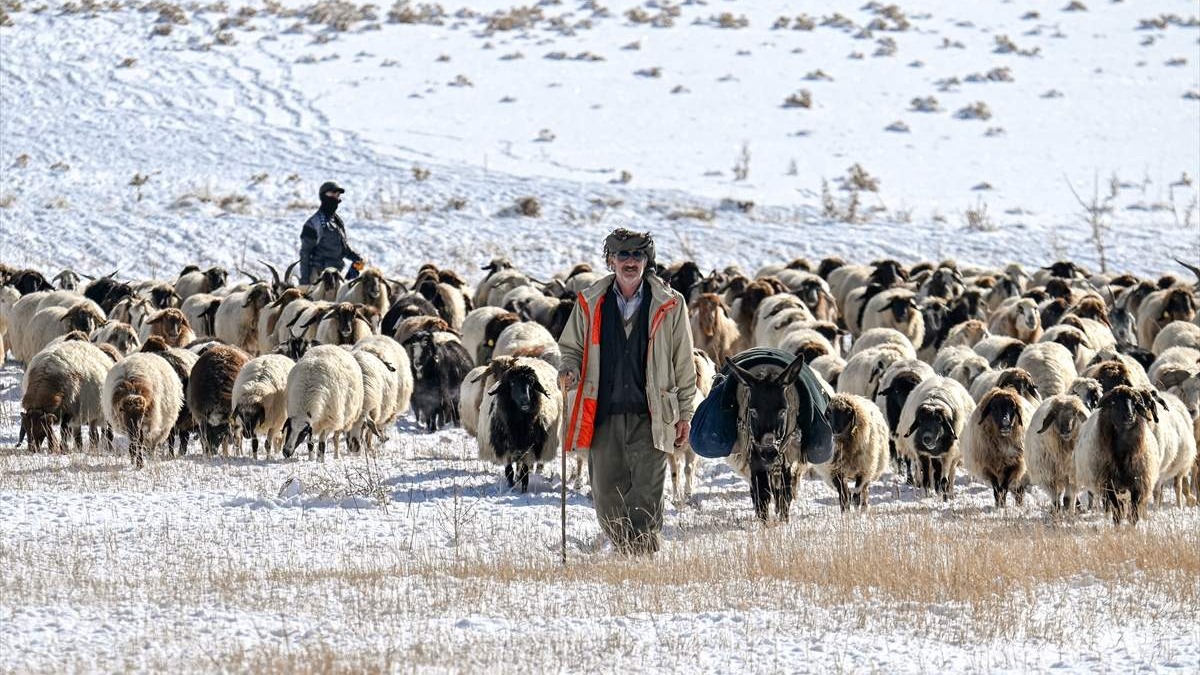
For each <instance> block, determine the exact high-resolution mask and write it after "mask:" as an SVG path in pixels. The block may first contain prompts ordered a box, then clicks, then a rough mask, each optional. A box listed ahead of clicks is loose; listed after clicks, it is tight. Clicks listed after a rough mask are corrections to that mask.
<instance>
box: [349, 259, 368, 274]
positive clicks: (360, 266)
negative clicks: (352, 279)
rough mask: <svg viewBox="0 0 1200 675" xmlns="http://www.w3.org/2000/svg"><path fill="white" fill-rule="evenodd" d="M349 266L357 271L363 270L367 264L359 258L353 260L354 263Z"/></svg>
mask: <svg viewBox="0 0 1200 675" xmlns="http://www.w3.org/2000/svg"><path fill="white" fill-rule="evenodd" d="M350 266H351V267H353V268H354V269H356V270H358V271H359V272H361V271H363V268H365V267H366V266H367V264H366V263H365V262H363V261H361V260H355V261H354V264H352V265H350Z"/></svg>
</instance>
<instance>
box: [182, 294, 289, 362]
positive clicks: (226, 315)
mask: <svg viewBox="0 0 1200 675" xmlns="http://www.w3.org/2000/svg"><path fill="white" fill-rule="evenodd" d="M272 300H273V298H272V297H271V287H270V285H268V284H265V283H257V284H254V285H253V286H251V287H250V288H249V289H248V290H245V291H236V292H233V293H230V294H229V295H227V296H225V298H224V299H223V300H222V301H221V304H220V305H219V306H218V307H217V314H216V317H215V318H214V319H213V330H214V337H216V338H217V339H219V340H221V341H222V342H225V343H226V344H230V345H233V346H235V347H238V348H239V349H241V350H242V351H244V352H246V353H247V354H251V355H253V354H257V353H258V315H259V313H261V312H262V310H263V308H264V307H266V306H267V305H269V304H271V301H272ZM185 314H186V312H185ZM189 321H190V319H189Z"/></svg>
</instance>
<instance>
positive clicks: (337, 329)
mask: <svg viewBox="0 0 1200 675" xmlns="http://www.w3.org/2000/svg"><path fill="white" fill-rule="evenodd" d="M318 318H319V322H318V325H317V338H316V339H317V342H319V343H321V344H323V345H353V344H356V343H357V342H358V341H359V340H362V339H364V338H367V337H370V336H371V335H372V334H373V333H374V332H375V331H374V325H373V322H372V321H371V317H370V316H368V315H367V313H366V311H365V310H364V309H363V307H362V306H361V305H354V304H351V303H349V302H339V303H337V304H335V305H334V306H332V307H330V308H329V309H327V310H325V312H324V313H323V314H320V315H318V317H314V319H318ZM314 319H309V320H308V321H313V320H314ZM306 323H308V322H307V321H306V322H303V323H301V324H299V325H300V327H301V328H307V326H306V325H305V324H306Z"/></svg>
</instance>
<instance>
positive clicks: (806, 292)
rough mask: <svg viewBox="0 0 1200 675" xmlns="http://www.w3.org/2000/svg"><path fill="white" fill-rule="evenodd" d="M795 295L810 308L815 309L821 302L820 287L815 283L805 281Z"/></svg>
mask: <svg viewBox="0 0 1200 675" xmlns="http://www.w3.org/2000/svg"><path fill="white" fill-rule="evenodd" d="M797 295H799V296H800V299H801V300H803V301H804V304H805V305H808V308H809V309H810V310H816V309H817V307H818V306H820V304H821V287H820V286H818V285H817V284H815V283H807V284H805V285H803V286H801V287H800V289H799V291H797Z"/></svg>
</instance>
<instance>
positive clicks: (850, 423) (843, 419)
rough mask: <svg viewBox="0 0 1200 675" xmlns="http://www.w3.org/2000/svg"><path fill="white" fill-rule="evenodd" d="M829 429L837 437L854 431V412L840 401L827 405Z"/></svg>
mask: <svg viewBox="0 0 1200 675" xmlns="http://www.w3.org/2000/svg"><path fill="white" fill-rule="evenodd" d="M828 414H829V428H830V429H832V430H833V433H835V434H837V435H838V436H844V435H846V434H848V433H850V432H851V431H853V430H854V410H853V409H852V408H851V407H850V406H848V405H846V404H845V403H843V402H841V401H834V402H832V403H830V404H829V408H828Z"/></svg>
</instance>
